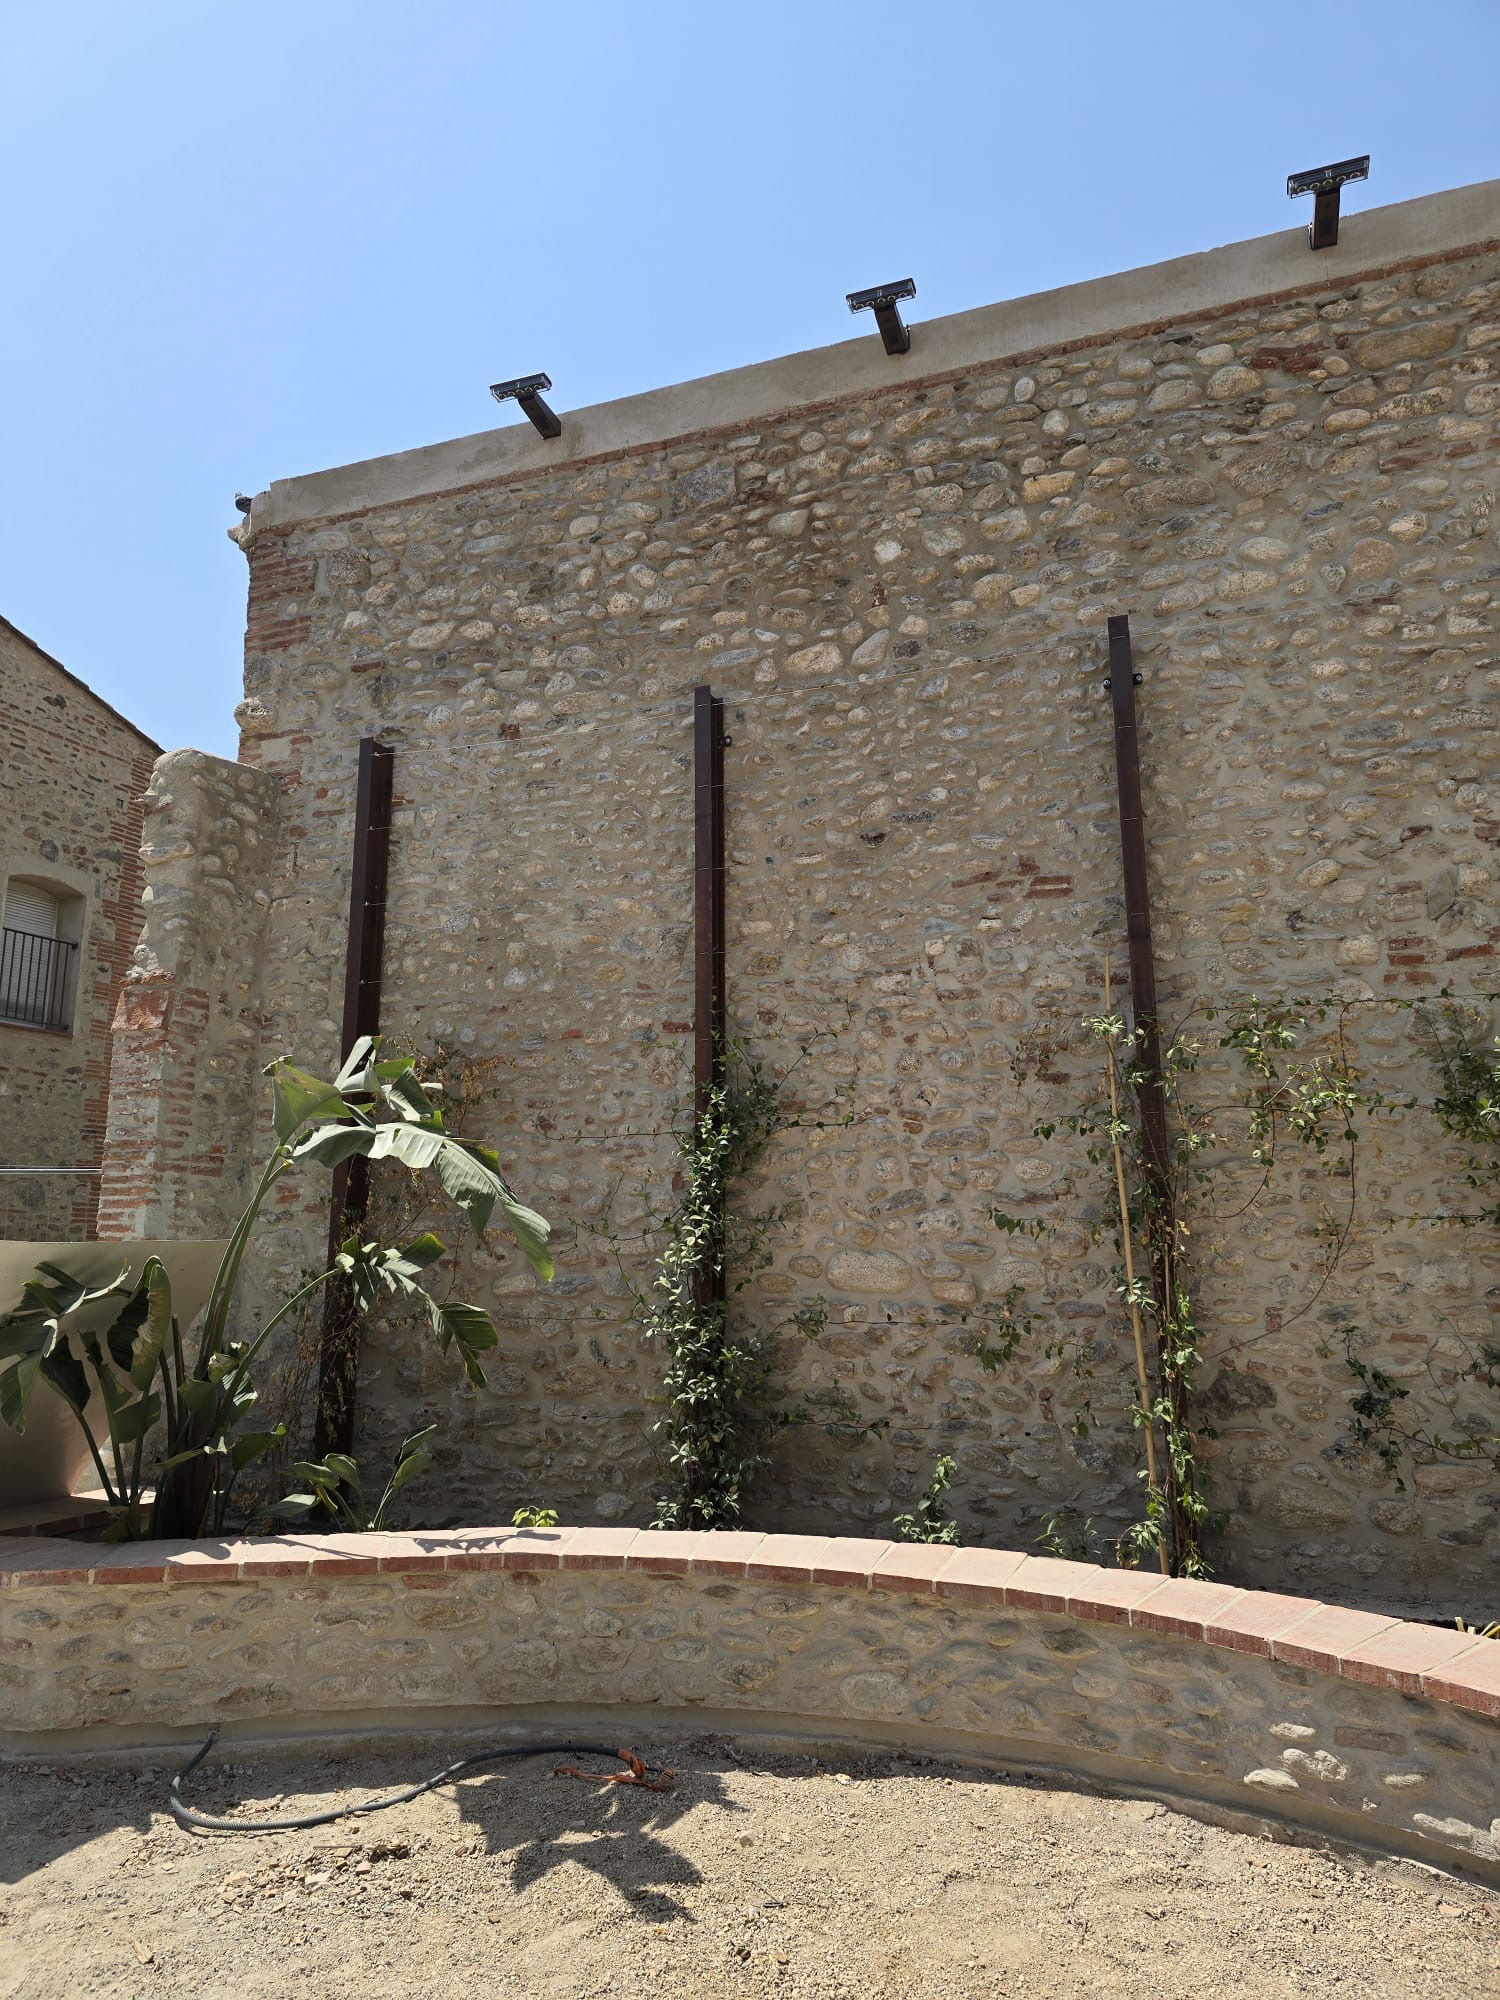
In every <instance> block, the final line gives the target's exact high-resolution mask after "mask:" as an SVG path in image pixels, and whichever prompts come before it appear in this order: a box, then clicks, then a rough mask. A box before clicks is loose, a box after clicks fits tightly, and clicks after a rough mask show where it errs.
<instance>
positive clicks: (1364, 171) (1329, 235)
mask: <svg viewBox="0 0 1500 2000" xmlns="http://www.w3.org/2000/svg"><path fill="white" fill-rule="evenodd" d="M1369 178H1370V156H1369V154H1368V153H1365V154H1363V155H1362V156H1361V157H1360V158H1359V159H1357V160H1339V161H1336V162H1335V164H1334V165H1333V166H1331V167H1312V168H1310V169H1309V171H1308V172H1307V173H1305V174H1288V176H1287V183H1286V191H1287V193H1288V194H1289V195H1290V196H1291V197H1292V199H1293V200H1294V201H1295V200H1296V198H1297V196H1298V195H1299V194H1310V195H1311V196H1312V197H1313V219H1312V221H1311V222H1310V223H1309V224H1308V228H1307V241H1308V246H1309V248H1310V249H1313V250H1331V249H1332V248H1333V246H1334V244H1335V243H1337V242H1338V240H1339V189H1340V188H1341V187H1342V186H1343V185H1344V183H1345V181H1365V180H1368V179H1369Z"/></svg>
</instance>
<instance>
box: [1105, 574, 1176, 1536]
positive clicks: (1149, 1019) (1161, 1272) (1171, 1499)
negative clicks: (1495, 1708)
mask: <svg viewBox="0 0 1500 2000" xmlns="http://www.w3.org/2000/svg"><path fill="white" fill-rule="evenodd" d="M1135 683H1136V674H1135V658H1134V655H1133V653H1132V651H1131V645H1130V620H1129V619H1128V618H1127V617H1125V616H1124V615H1123V614H1121V615H1119V616H1116V617H1113V618H1111V619H1110V620H1109V682H1108V686H1109V692H1110V700H1111V704H1112V706H1113V709H1114V724H1115V784H1116V788H1117V790H1118V793H1119V801H1120V860H1121V864H1122V867H1123V872H1124V879H1125V936H1126V941H1127V943H1128V945H1129V949H1130V1013H1131V1025H1132V1027H1133V1029H1134V1031H1135V1045H1134V1052H1133V1056H1132V1060H1131V1064H1130V1068H1131V1072H1132V1079H1133V1082H1134V1086H1135V1096H1136V1102H1137V1104H1138V1105H1139V1106H1140V1113H1141V1175H1142V1181H1143V1194H1144V1197H1145V1207H1146V1216H1145V1228H1146V1238H1147V1247H1148V1251H1149V1255H1150V1263H1151V1284H1152V1290H1153V1291H1154V1293H1155V1295H1156V1312H1157V1325H1156V1340H1157V1351H1158V1355H1160V1354H1161V1352H1162V1346H1163V1340H1164V1337H1165V1325H1166V1321H1167V1319H1168V1318H1169V1316H1170V1315H1171V1313H1172V1310H1173V1306H1174V1302H1175V1292H1176V1276H1175V1263H1176V1248H1177V1242H1176V1233H1177V1225H1176V1216H1175V1210H1174V1202H1173V1189H1172V1145H1171V1140H1170V1138H1169V1136H1168V1132H1167V1100H1166V1089H1165V1081H1164V1073H1163V1069H1162V1050H1161V1023H1160V1020H1159V1019H1158V1015H1157V1002H1156V959H1155V955H1154V953H1153V950H1152V944H1151V892H1150V889H1149V887H1148V884H1147V881H1146V815H1145V808H1144V806H1143V804H1142V802H1141V760H1140V747H1139V744H1138V741H1137V736H1136V718H1135ZM1122 1221H1123V1218H1122ZM1158 1394H1161V1395H1165V1396H1166V1397H1167V1398H1168V1400H1169V1402H1170V1404H1171V1406H1172V1411H1173V1419H1174V1422H1175V1423H1176V1424H1177V1425H1178V1426H1179V1427H1182V1428H1185V1427H1186V1411H1185V1409H1184V1401H1183V1394H1182V1386H1181V1383H1180V1381H1178V1380H1177V1378H1176V1376H1175V1375H1173V1374H1171V1373H1169V1372H1168V1371H1167V1370H1166V1369H1163V1370H1162V1374H1161V1380H1160V1384H1159V1388H1158ZM1164 1484H1165V1493H1164V1498H1165V1501H1166V1507H1167V1520H1168V1526H1169V1528H1170V1532H1171V1540H1172V1547H1173V1549H1174V1551H1175V1554H1176V1557H1177V1559H1178V1560H1181V1558H1182V1557H1183V1555H1184V1554H1185V1553H1186V1552H1187V1551H1188V1550H1189V1549H1190V1548H1191V1547H1192V1546H1193V1544H1194V1541H1195V1536H1194V1534H1193V1532H1192V1528H1191V1524H1190V1523H1189V1521H1188V1520H1187V1518H1186V1517H1185V1515H1184V1513H1183V1509H1182V1505H1181V1496H1180V1493H1179V1490H1178V1484H1177V1480H1176V1478H1175V1476H1174V1474H1173V1470H1172V1464H1171V1460H1170V1455H1169V1457H1168V1462H1167V1465H1166V1468H1165V1479H1164Z"/></svg>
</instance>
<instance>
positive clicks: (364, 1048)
mask: <svg viewBox="0 0 1500 2000" xmlns="http://www.w3.org/2000/svg"><path fill="white" fill-rule="evenodd" d="M379 1047H380V1037H379V1035H361V1036H360V1038H359V1040H358V1041H357V1042H356V1043H355V1044H354V1047H353V1048H352V1049H351V1050H350V1051H349V1053H348V1055H347V1056H346V1057H345V1058H344V1066H343V1068H342V1069H341V1070H340V1071H339V1073H338V1075H337V1076H336V1077H335V1078H334V1088H335V1089H336V1090H347V1091H351V1092H358V1091H364V1090H367V1089H368V1088H369V1084H368V1080H367V1072H368V1071H369V1069H370V1066H371V1063H372V1060H373V1058H374V1056H375V1053H376V1051H377V1050H378V1049H379Z"/></svg>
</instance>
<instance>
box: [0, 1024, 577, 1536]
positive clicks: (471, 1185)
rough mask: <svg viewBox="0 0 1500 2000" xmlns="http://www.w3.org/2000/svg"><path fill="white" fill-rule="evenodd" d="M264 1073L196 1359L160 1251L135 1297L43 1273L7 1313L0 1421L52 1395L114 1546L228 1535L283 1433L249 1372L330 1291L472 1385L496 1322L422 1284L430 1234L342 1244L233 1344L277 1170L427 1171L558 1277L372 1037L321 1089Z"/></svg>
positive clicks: (529, 1213)
mask: <svg viewBox="0 0 1500 2000" xmlns="http://www.w3.org/2000/svg"><path fill="white" fill-rule="evenodd" d="M266 1074H267V1075H268V1076H269V1077H270V1079H271V1109H272V1124H273V1128H274V1131H275V1139H276V1143H275V1146H274V1148H273V1150H272V1152H271V1155H270V1157H269V1158H268V1160H267V1161H266V1163H265V1166H264V1167H263V1168H262V1170H261V1174H260V1177H259V1179H258V1181H257V1183H256V1186H255V1189H254V1192H253V1193H252V1195H251V1197H250V1200H249V1202H248V1204H247V1205H246V1208H245V1211H244V1213H243V1215H241V1217H240V1218H239V1220H238V1222H236V1224H235V1225H234V1229H233V1231H232V1232H231V1234H230V1238H229V1241H228V1244H227V1245H226V1247H225V1251H224V1255H223V1258H222V1260H221V1262H220V1265H219V1269H218V1271H217V1273H216V1275H215V1277H214V1282H213V1286H212V1289H211V1290H210V1292H209V1296H208V1302H207V1304H206V1305H205V1307H204V1309H203V1316H202V1323H201V1326H200V1328H199V1331H198V1334H197V1338H196V1341H195V1342H194V1343H192V1344H191V1347H190V1346H189V1344H188V1343H185V1342H184V1340H183V1336H182V1330H181V1328H180V1327H179V1325H178V1322H177V1320H176V1318H175V1316H174V1314H173V1312H172V1288H171V1279H170V1276H169V1274H168V1272H167V1270H166V1269H165V1267H164V1266H163V1264H162V1263H161V1261H160V1259H158V1258H155V1257H151V1258H148V1259H147V1260H146V1263H145V1265H144V1266H143V1268H142V1270H141V1273H140V1276H139V1278H138V1279H137V1280H136V1282H135V1284H134V1285H132V1284H131V1283H130V1280H129V1273H128V1269H126V1270H122V1272H121V1274H120V1276H119V1277H118V1278H117V1279H116V1280H115V1281H114V1282H113V1283H112V1284H110V1285H105V1286H94V1287H89V1286H86V1285H84V1284H81V1283H80V1282H79V1281H78V1280H76V1279H74V1278H71V1277H70V1276H69V1275H68V1274H67V1272H66V1271H63V1270H60V1269H58V1267H57V1266H55V1265H50V1264H42V1265H39V1266H38V1269H37V1274H36V1276H35V1277H33V1278H31V1279H29V1280H28V1281H27V1283H26V1285H25V1287H24V1289H23V1293H22V1297H21V1301H20V1303H19V1305H18V1306H17V1307H16V1308H15V1310H14V1311H13V1312H10V1313H8V1314H6V1315H5V1316H4V1317H3V1318H0V1421H3V1422H5V1423H6V1424H8V1425H9V1426H10V1428H11V1429H12V1430H15V1431H18V1432H20V1431H24V1430H25V1428H26V1423H27V1419H28V1416H29V1414H30V1409H31V1403H32V1399H33V1397H34V1395H35V1394H36V1392H37V1390H38V1388H39V1387H43V1386H44V1387H45V1388H46V1389H47V1390H49V1391H50V1392H52V1393H53V1394H56V1395H58V1396H60V1397H61V1398H62V1400H63V1401H64V1403H65V1404H66V1405H67V1407H68V1408H69V1409H70V1410H71V1411H72V1413H73V1415H74V1416H75V1417H76V1419H77V1421H78V1423H79V1424H80V1425H81V1427H82V1429H83V1431H84V1433H85V1435H86V1436H87V1438H88V1443H89V1451H90V1454H91V1456H92V1458H93V1461H94V1467H95V1470H96V1472H97V1473H98V1476H99V1479H100V1482H101V1485H102V1487H103V1490H104V1493H105V1495H106V1498H107V1500H108V1503H109V1506H110V1509H111V1516H112V1518H111V1524H110V1532H111V1534H112V1535H114V1536H115V1537H116V1538H118V1539H129V1540H136V1539H139V1538H141V1537H143V1536H152V1537H154V1536H162V1535H172V1536H187V1537H189V1538H191V1537H194V1536H197V1535H200V1534H202V1533H203V1532H204V1531H205V1528H207V1529H208V1530H209V1531H211V1532H213V1533H216V1534H217V1533H221V1532H222V1531H223V1528H224V1525H225V1522H226V1519H227V1516H228V1509H229V1503H230V1498H231V1495H232V1493H233V1490H234V1486H235V1482H236V1481H237V1479H238V1478H239V1475H240V1474H241V1473H242V1472H243V1471H244V1470H245V1468H246V1467H247V1466H249V1465H252V1464H253V1463H254V1462H255V1461H256V1459H257V1458H259V1457H261V1456H262V1455H263V1454H264V1453H265V1452H266V1451H268V1450H269V1449H270V1447H271V1446H272V1445H273V1444H274V1443H275V1442H276V1441H277V1440H278V1439H279V1438H280V1437H281V1436H282V1435H283V1434H284V1427H282V1426H278V1427H276V1428H274V1429H271V1430H254V1429H251V1428H250V1427H249V1419H250V1414H251V1412H252V1410H253V1409H254V1407H255V1404H256V1401H257V1394H256V1389H255V1385H254V1380H253V1377H252V1373H251V1371H252V1369H253V1367H254V1364H255V1362H256V1360H257V1358H258V1356H259V1355H260V1353H261V1351H262V1349H263V1348H264V1347H265V1345H266V1342H267V1341H268V1340H269V1339H270V1337H271V1335H272V1334H273V1333H274V1332H275V1330H276V1328H277V1327H278V1326H279V1325H280V1324H281V1322H282V1321H283V1320H284V1319H285V1318H286V1317H287V1316H288V1314H289V1313H292V1312H294V1311H295V1310H296V1309H297V1307H298V1306H300V1305H301V1304H302V1303H303V1302H304V1301H305V1300H307V1299H308V1298H310V1297H311V1296H312V1295H313V1294H314V1293H315V1292H317V1291H318V1290H319V1289H320V1287H322V1286H323V1285H326V1284H328V1283H329V1282H330V1280H333V1279H336V1278H343V1279H346V1280H347V1281H348V1287H349V1294H350V1297H351V1299H352V1300H353V1302H354V1305H355V1307H356V1309H357V1310H359V1311H362V1312H368V1311H369V1310H370V1309H371V1308H372V1307H373V1306H374V1305H375V1304H376V1303H377V1302H378V1301H379V1300H380V1299H381V1298H383V1297H397V1298H400V1297H411V1298H420V1299H421V1300H422V1301H423V1303H424V1306H425V1309H426V1313H427V1317H428V1321H429V1324H430V1326H431V1328H432V1331H433V1334H434V1335H435V1337H436V1339H437V1342H438V1345H439V1346H440V1348H441V1349H442V1350H443V1351H444V1352H445V1353H446V1352H447V1351H449V1349H456V1351H457V1353H458V1356H459V1359H460V1361H461V1363H462V1366H463V1369H464V1372H465V1374H466V1375H467V1376H468V1379H469V1380H470V1381H471V1382H472V1383H474V1384H475V1386H476V1387H481V1386H483V1383H484V1380H485V1377H484V1369H483V1365H482V1362H481V1359H480V1357H481V1356H482V1355H484V1354H486V1353H488V1352H489V1351H490V1350H491V1349H492V1348H494V1346H495V1345H496V1342H497V1335H496V1333H495V1328H494V1324H493V1322H492V1321H491V1319H490V1317H489V1315H488V1314H487V1313H486V1312H485V1311H484V1310H483V1309H482V1308H481V1307H479V1306H474V1305H467V1304H464V1303H463V1302H461V1301H459V1300H456V1299H453V1298H450V1297H439V1296H437V1295H436V1294H435V1293H434V1292H432V1291H430V1290H429V1289H428V1288H427V1286H426V1285H425V1284H424V1283H423V1282H422V1280H423V1274H424V1273H426V1272H427V1271H429V1270H430V1269H431V1268H432V1266H433V1265H434V1264H436V1263H437V1261H438V1259H439V1258H441V1257H442V1256H443V1255H444V1251H445V1246H444V1244H443V1243H442V1242H441V1241H440V1240H439V1239H438V1238H437V1237H436V1236H434V1235H431V1234H425V1235H422V1236H419V1237H417V1238H416V1239H415V1240H414V1241H413V1242H411V1243H405V1244H398V1245H382V1244H380V1243H378V1242H367V1241H365V1240H364V1238H363V1237H362V1236H350V1237H349V1238H347V1239H346V1240H345V1242H344V1243H343V1244H342V1245H341V1246H340V1249H339V1251H338V1253H337V1255H336V1256H335V1258H334V1260H333V1262H332V1263H331V1264H330V1266H329V1268H328V1269H327V1270H326V1271H321V1272H318V1273H317V1274H316V1275H315V1276H313V1277H311V1278H309V1279H308V1280H307V1282H306V1283H305V1284H303V1285H300V1286H299V1287H298V1288H297V1289H296V1291H294V1292H293V1293H292V1294H291V1296H290V1297H289V1298H287V1299H286V1300H285V1301H284V1302H283V1303H282V1304H281V1305H280V1306H279V1307H278V1308H277V1310H276V1311H275V1312H273V1313H272V1314H271V1315H270V1317H269V1318H268V1319H267V1320H266V1321H265V1323H264V1325H263V1326H261V1328H260V1329H259V1331H258V1332H256V1333H255V1334H254V1335H253V1337H251V1338H250V1339H248V1340H238V1339H234V1338H232V1337H231V1335H230V1332H229V1326H230V1321H231V1316H232V1312H233V1308H234V1304H235V1299H236V1295H237V1292H238V1288H239V1282H240V1276H241V1272H242V1270H243V1268H244V1263H245V1258H246V1256H247V1254H248V1252H249V1248H250V1242H251V1237H252V1235H253V1232H254V1229H255V1224H256V1221H257V1219H258V1217H259V1215H260V1213H261V1210H262V1209H263V1208H264V1206H265V1204H266V1202H267V1200H268V1199H269V1197H270V1195H271V1192H272V1190H273V1189H274V1188H275V1187H276V1185H277V1183H278V1182H279V1181H281V1180H282V1179H284V1178H285V1176H286V1175H287V1174H289V1173H293V1172H295V1171H297V1170H298V1169H299V1168H303V1167H306V1166H317V1167H324V1168H333V1167H337V1166H338V1165H339V1164H340V1163H341V1162H343V1161H344V1160H347V1159H351V1158H353V1157H354V1156H355V1155H356V1154H362V1155H363V1156H364V1157H365V1158H366V1159H370V1160H392V1161H395V1162H396V1163H398V1164H399V1165H402V1166H405V1167H407V1168H409V1169H410V1170H411V1171H412V1172H413V1173H419V1174H422V1173H431V1174H432V1175H433V1176H434V1177H435V1178H436V1180H437V1182H438V1184H439V1186H440V1187H441V1188H442V1189H443V1191H444V1193H446V1194H447V1195H448V1196H449V1198H450V1199H451V1200H452V1201H453V1202H454V1203H455V1204H456V1205H457V1207H458V1208H459V1209H460V1210H461V1211H462V1212H463V1214H464V1216H465V1217H466V1218H467V1220H468V1222H469V1225H470V1227H471V1228H472V1229H473V1231H474V1233H475V1235H476V1237H478V1238H480V1239H482V1238H483V1236H484V1233H485V1231H486V1229H487V1228H488V1227H489V1225H490V1222H491V1219H492V1217H493V1216H494V1215H495V1212H496V1210H497V1209H498V1211H499V1212H500V1213H501V1214H502V1215H503V1216H504V1218H505V1221H506V1223H507V1225H508V1227H509V1229H510V1233H511V1235H512V1237H513V1238H514V1240H515V1242H516V1244H517V1246H518V1248H519V1249H520V1250H521V1252H522V1254H523V1255H524V1256H525V1257H526V1259H527V1261H528V1263H529V1264H530V1265H531V1267H532V1269H533V1270H534V1271H535V1272H536V1274H537V1276H538V1277H539V1278H542V1279H543V1280H550V1279H551V1277H552V1274H553V1266H552V1258H551V1255H550V1253H549V1251H548V1249H547V1238H548V1235H549V1234H550V1225H549V1224H548V1223H547V1222H546V1221H545V1219H544V1218H543V1217H542V1216H540V1215H538V1214H537V1213H536V1211H535V1210H534V1209H530V1208H527V1207H526V1206H525V1205H524V1204H523V1203H522V1202H520V1201H518V1200H517V1199H516V1196H515V1195H514V1193H513V1192H512V1191H511V1188H510V1186H509V1184H508V1183H507V1181H506V1180H505V1177H504V1176H503V1174H502V1173H501V1172H500V1162H499V1156H498V1154H496V1152H495V1151H494V1149H493V1148H492V1147H489V1146H484V1145H481V1144H479V1143H477V1142H476V1141H474V1140H472V1139H465V1138H461V1137H459V1136H458V1135H457V1134H456V1133H451V1132H449V1131H448V1130H447V1129H446V1126H445V1125H444V1122H443V1114H442V1111H441V1110H440V1109H439V1107H438V1106H437V1105H435V1104H434V1103H433V1102H432V1100H431V1098H430V1097H429V1096H428V1095H427V1093H426V1092H425V1091H424V1090H423V1089H422V1087H421V1084H420V1082H419V1081H418V1079H417V1075H416V1065H415V1061H414V1059H413V1058H412V1057H411V1056H398V1057H391V1058H385V1059H382V1057H381V1055H380V1045H379V1038H378V1037H373V1036H365V1037H363V1038H362V1039H361V1040H360V1041H359V1042H358V1043H357V1045H356V1046H355V1048H354V1049H353V1051H352V1052H351V1054H350V1056H349V1059H348V1061H347V1062H346V1063H345V1064H344V1066H343V1068H342V1069H341V1070H340V1071H339V1073H338V1075H337V1076H336V1077H335V1078H334V1079H333V1081H332V1082H331V1083H329V1082H325V1081H323V1080H321V1079H320V1078H318V1077H315V1076H313V1075H311V1074H310V1073H309V1072H308V1071H307V1070H304V1069H301V1068H299V1067H298V1066H297V1065H296V1064H295V1063H292V1062H290V1061H287V1060H286V1059H285V1058H278V1060H277V1061H275V1062H273V1063H272V1064H270V1065H269V1068H268V1069H267V1071H266ZM116 1298H118V1300H119V1305H118V1307H117V1309H115V1311H114V1315H113V1318H112V1319H110V1320H109V1324H108V1325H107V1326H105V1327H104V1328H103V1330H102V1331H101V1330H99V1322H100V1320H101V1319H102V1318H104V1317H105V1316H106V1315H108V1313H109V1311H110V1304H111V1302H112V1301H114V1300H115V1299H116ZM7 1362H9V1363H10V1365H9V1366H6V1365H5V1364H6V1363H7ZM96 1393H97V1397H98V1403H97V1405H95V1395H96ZM91 1406H94V1407H97V1408H98V1410H99V1412H100V1421H99V1423H98V1426H97V1428H98V1430H99V1431H100V1432H101V1433H103V1436H102V1440H101V1438H99V1437H96V1426H95V1425H94V1424H93V1423H91V1422H90V1418H89V1411H90V1408H91ZM153 1489H154V1490H153ZM148 1494H149V1495H150V1498H149V1499H148Z"/></svg>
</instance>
